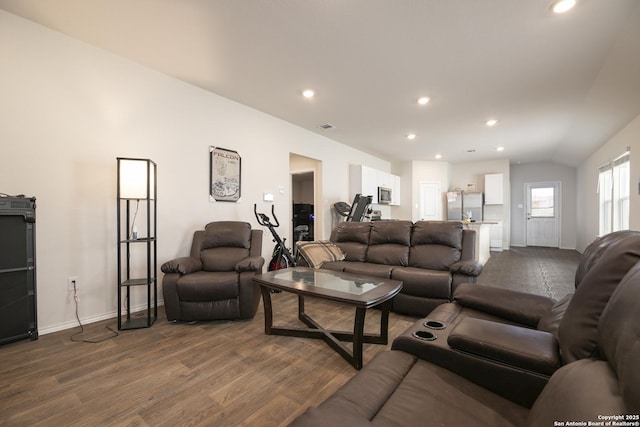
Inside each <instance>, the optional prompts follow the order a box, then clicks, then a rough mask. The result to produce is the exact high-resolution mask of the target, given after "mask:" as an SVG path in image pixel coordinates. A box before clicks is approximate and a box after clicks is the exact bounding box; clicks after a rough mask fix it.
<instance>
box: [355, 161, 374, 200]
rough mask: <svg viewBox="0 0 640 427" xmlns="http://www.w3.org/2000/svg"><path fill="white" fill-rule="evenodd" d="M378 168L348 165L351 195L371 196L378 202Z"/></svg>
mask: <svg viewBox="0 0 640 427" xmlns="http://www.w3.org/2000/svg"><path fill="white" fill-rule="evenodd" d="M378 172H379V171H378V170H376V169H373V168H370V167H368V166H362V165H350V166H349V191H350V192H351V195H352V196H355V195H356V194H362V195H363V196H371V199H372V203H378Z"/></svg>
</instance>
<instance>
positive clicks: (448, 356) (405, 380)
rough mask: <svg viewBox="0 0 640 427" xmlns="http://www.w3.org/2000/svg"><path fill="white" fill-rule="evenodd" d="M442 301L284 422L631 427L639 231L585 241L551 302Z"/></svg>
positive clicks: (638, 325) (469, 297) (464, 297)
mask: <svg viewBox="0 0 640 427" xmlns="http://www.w3.org/2000/svg"><path fill="white" fill-rule="evenodd" d="M454 299H455V300H454V302H453V303H450V304H444V305H440V306H438V307H437V308H436V309H435V310H434V311H433V312H432V313H430V314H429V316H428V317H427V318H425V319H421V320H420V321H418V322H416V324H415V325H414V326H412V327H411V328H409V329H408V330H407V332H405V333H404V334H403V335H402V336H400V337H398V338H397V339H396V340H394V343H393V345H392V349H391V350H390V351H387V352H383V353H381V354H379V355H378V356H377V357H376V358H374V360H373V361H371V362H370V363H369V364H368V365H366V366H365V367H364V368H363V369H362V370H361V371H360V372H358V373H357V374H356V375H355V376H354V377H353V378H352V379H351V380H350V381H349V382H348V383H347V384H345V386H343V387H342V388H341V389H340V390H338V391H337V392H336V393H335V394H334V395H333V396H331V397H330V398H329V399H328V400H327V401H325V402H324V403H323V404H321V405H320V406H319V407H317V408H310V409H308V410H307V411H306V412H305V413H304V414H303V415H302V416H300V417H299V418H298V419H297V420H295V421H294V422H293V424H292V425H293V426H320V425H349V426H374V425H375V426H418V425H419V426H432V425H433V426H460V425H485V426H559V425H563V426H566V425H607V424H606V422H607V421H612V422H618V423H620V424H613V423H610V424H608V425H638V424H639V423H640V419H638V416H639V414H640V369H637V366H640V322H639V321H638V319H640V232H635V231H625V232H618V233H613V234H611V235H608V236H605V237H603V238H600V239H598V240H596V241H595V242H594V243H593V244H592V245H590V246H589V248H587V250H586V251H585V253H584V254H583V256H582V258H581V262H580V265H579V267H578V270H577V272H576V291H575V293H574V294H572V295H570V296H568V297H567V298H565V299H563V300H561V301H558V302H554V301H551V300H548V299H545V298H543V297H538V296H535V295H527V294H522V293H518V292H514V291H508V290H503V289H496V288H490V287H485V286H478V285H472V286H466V285H462V286H459V287H457V289H456V290H455V291H454ZM590 422H591V423H592V424H589V423H590ZM625 422H626V423H629V424H623V423H625ZM572 423H573V424H572ZM594 423H602V424H594ZM634 423H635V424H634Z"/></svg>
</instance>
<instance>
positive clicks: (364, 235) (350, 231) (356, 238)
mask: <svg viewBox="0 0 640 427" xmlns="http://www.w3.org/2000/svg"><path fill="white" fill-rule="evenodd" d="M370 234H371V223H370V222H341V223H340V224H338V226H337V227H336V229H335V231H334V238H333V239H332V240H333V241H334V242H336V243H337V242H356V243H363V244H365V245H368V244H369V235H370Z"/></svg>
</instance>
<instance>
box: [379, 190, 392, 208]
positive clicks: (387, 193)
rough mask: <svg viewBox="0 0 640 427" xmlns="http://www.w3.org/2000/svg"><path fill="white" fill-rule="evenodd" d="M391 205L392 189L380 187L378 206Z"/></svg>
mask: <svg viewBox="0 0 640 427" xmlns="http://www.w3.org/2000/svg"><path fill="white" fill-rule="evenodd" d="M389 203H391V189H390V188H387V187H378V204H380V205H388V204H389Z"/></svg>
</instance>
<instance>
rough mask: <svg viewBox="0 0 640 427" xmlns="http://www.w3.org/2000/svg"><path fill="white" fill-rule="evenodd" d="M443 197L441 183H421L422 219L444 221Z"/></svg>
mask: <svg viewBox="0 0 640 427" xmlns="http://www.w3.org/2000/svg"><path fill="white" fill-rule="evenodd" d="M442 197H443V196H442V190H440V183H439V182H421V183H420V215H419V217H420V219H423V220H427V221H442Z"/></svg>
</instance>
